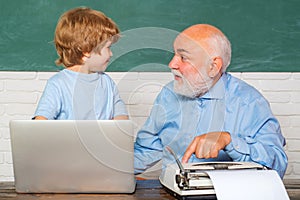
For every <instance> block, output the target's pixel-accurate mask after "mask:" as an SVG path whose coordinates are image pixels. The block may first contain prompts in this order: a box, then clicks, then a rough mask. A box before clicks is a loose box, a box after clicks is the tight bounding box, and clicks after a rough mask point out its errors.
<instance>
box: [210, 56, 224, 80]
mask: <svg viewBox="0 0 300 200" xmlns="http://www.w3.org/2000/svg"><path fill="white" fill-rule="evenodd" d="M222 66H223V60H222V58H221V57H219V56H218V57H214V58H213V60H212V63H211V66H210V72H209V76H210V77H211V78H213V77H215V76H216V75H217V74H219V73H221V72H222Z"/></svg>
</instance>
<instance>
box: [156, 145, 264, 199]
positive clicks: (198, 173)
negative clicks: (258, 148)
mask: <svg viewBox="0 0 300 200" xmlns="http://www.w3.org/2000/svg"><path fill="white" fill-rule="evenodd" d="M167 149H168V150H169V151H170V153H171V154H172V155H173V156H174V158H175V160H176V163H174V164H170V165H168V166H167V167H166V169H165V170H164V171H163V173H162V174H161V176H160V177H159V180H160V183H161V184H162V185H163V186H164V188H165V189H166V190H167V191H168V192H169V193H171V194H172V195H173V196H175V197H177V198H178V199H199V198H200V199H201V197H202V198H205V199H215V198H216V196H215V191H214V187H213V183H212V181H211V180H210V178H209V176H208V175H207V173H206V171H208V170H246V169H248V170H263V169H266V168H265V167H264V166H262V165H260V164H257V163H253V162H201V163H186V164H182V163H181V162H180V161H179V160H178V158H177V157H176V155H175V154H174V152H173V151H172V149H170V148H167Z"/></svg>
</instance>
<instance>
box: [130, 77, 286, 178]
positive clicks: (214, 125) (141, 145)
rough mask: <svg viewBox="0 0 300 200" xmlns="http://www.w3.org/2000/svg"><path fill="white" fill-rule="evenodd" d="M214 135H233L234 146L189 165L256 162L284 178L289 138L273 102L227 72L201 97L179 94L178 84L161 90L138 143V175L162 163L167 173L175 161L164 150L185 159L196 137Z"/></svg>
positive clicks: (135, 149)
mask: <svg viewBox="0 0 300 200" xmlns="http://www.w3.org/2000/svg"><path fill="white" fill-rule="evenodd" d="M214 131H227V132H229V133H230V135H231V142H230V143H229V144H228V145H227V146H226V148H225V149H224V150H222V151H220V152H219V156H218V157H217V158H215V159H198V158H196V157H195V155H194V154H193V155H192V157H191V158H190V160H189V162H201V161H252V162H257V163H259V164H262V165H264V166H266V167H268V168H271V169H274V170H276V171H277V172H278V174H279V175H280V176H281V177H283V175H284V173H285V170H286V167H287V156H286V154H285V152H284V149H283V146H284V145H285V139H284V137H283V136H282V134H281V129H280V125H279V123H278V121H277V119H276V118H275V117H274V116H273V114H272V111H271V109H270V106H269V103H268V102H267V100H266V99H265V98H264V97H263V96H262V95H261V94H260V93H259V92H258V91H257V90H256V89H255V88H253V87H252V86H250V85H248V84H247V83H245V82H244V81H242V80H240V79H237V78H235V77H233V76H231V75H230V74H227V73H224V74H223V75H222V77H221V78H220V80H219V81H218V82H217V83H216V84H215V85H214V86H213V88H211V89H210V91H209V92H208V93H206V94H205V95H203V96H201V97H199V98H187V97H184V96H181V95H178V94H176V93H175V92H174V90H173V81H172V82H170V83H169V84H167V85H166V86H165V87H164V88H163V89H162V91H161V92H160V94H159V95H158V97H157V99H156V100H155V102H154V105H153V108H152V111H151V114H150V116H149V118H148V119H147V121H146V122H145V124H144V126H143V127H142V128H141V129H140V131H139V132H138V135H137V138H136V142H135V146H134V153H135V173H141V172H143V171H145V170H146V169H147V168H149V167H151V166H153V165H154V164H155V163H157V162H158V161H159V160H161V159H162V161H163V162H162V163H163V168H164V167H165V166H166V165H168V164H170V163H173V162H175V160H174V158H173V157H172V155H171V154H170V153H169V152H168V151H167V150H166V149H165V146H170V147H171V148H172V149H173V150H174V152H175V153H176V154H177V156H178V157H179V158H180V159H181V158H182V156H183V155H184V153H185V150H186V148H187V147H188V145H189V144H190V143H191V142H192V140H193V138H194V137H195V136H198V135H201V134H205V133H208V132H214Z"/></svg>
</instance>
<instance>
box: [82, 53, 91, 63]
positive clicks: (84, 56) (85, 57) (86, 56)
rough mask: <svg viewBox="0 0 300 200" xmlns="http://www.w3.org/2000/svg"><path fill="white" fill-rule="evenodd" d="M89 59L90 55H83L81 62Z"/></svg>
mask: <svg viewBox="0 0 300 200" xmlns="http://www.w3.org/2000/svg"><path fill="white" fill-rule="evenodd" d="M89 57H91V54H90V53H83V56H82V60H83V61H84V62H85V61H86V60H87V59H88V58H89Z"/></svg>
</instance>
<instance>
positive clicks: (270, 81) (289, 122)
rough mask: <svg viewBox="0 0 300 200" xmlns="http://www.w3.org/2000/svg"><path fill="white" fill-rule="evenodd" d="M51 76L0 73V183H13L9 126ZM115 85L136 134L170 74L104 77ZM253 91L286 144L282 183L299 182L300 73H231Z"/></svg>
mask: <svg viewBox="0 0 300 200" xmlns="http://www.w3.org/2000/svg"><path fill="white" fill-rule="evenodd" d="M53 74H55V73H54V72H0V181H11V180H13V179H14V178H13V163H12V156H11V146H10V136H9V128H8V123H9V121H10V120H11V119H30V118H31V117H32V115H33V113H34V111H35V108H36V105H37V103H38V100H39V98H40V95H41V93H42V91H43V89H44V86H45V83H46V81H47V79H48V78H49V77H51V76H52V75H53ZM108 74H109V75H110V76H111V77H112V78H113V79H114V80H115V82H116V83H117V85H118V88H119V91H120V94H121V96H122V98H123V100H124V101H125V103H126V104H127V107H128V111H129V114H130V116H131V118H132V119H133V121H134V122H135V124H136V127H135V129H136V130H137V129H138V128H139V127H140V126H141V125H142V124H143V123H144V121H145V120H146V118H147V116H148V114H149V111H150V110H151V107H152V103H153V101H154V99H155V98H156V95H157V94H158V92H159V91H160V89H161V87H162V86H163V85H165V84H166V83H167V82H169V81H170V80H171V79H172V75H171V73H159V72H155V73H152V72H151V73H150V72H144V73H139V72H130V73H122V72H114V73H108ZM232 74H233V75H234V76H236V77H238V78H241V79H243V80H245V81H246V82H248V83H249V84H251V85H253V86H254V87H256V88H257V89H258V90H259V91H260V92H261V93H262V94H263V95H264V96H265V97H266V98H267V99H268V100H269V101H270V104H271V107H272V110H273V112H274V114H275V115H276V116H277V118H278V119H279V121H280V124H281V126H282V131H283V134H284V136H285V137H286V140H287V146H286V147H285V149H286V152H287V154H288V157H289V165H288V170H287V172H286V175H285V177H284V178H288V179H299V178H300V73H232Z"/></svg>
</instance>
